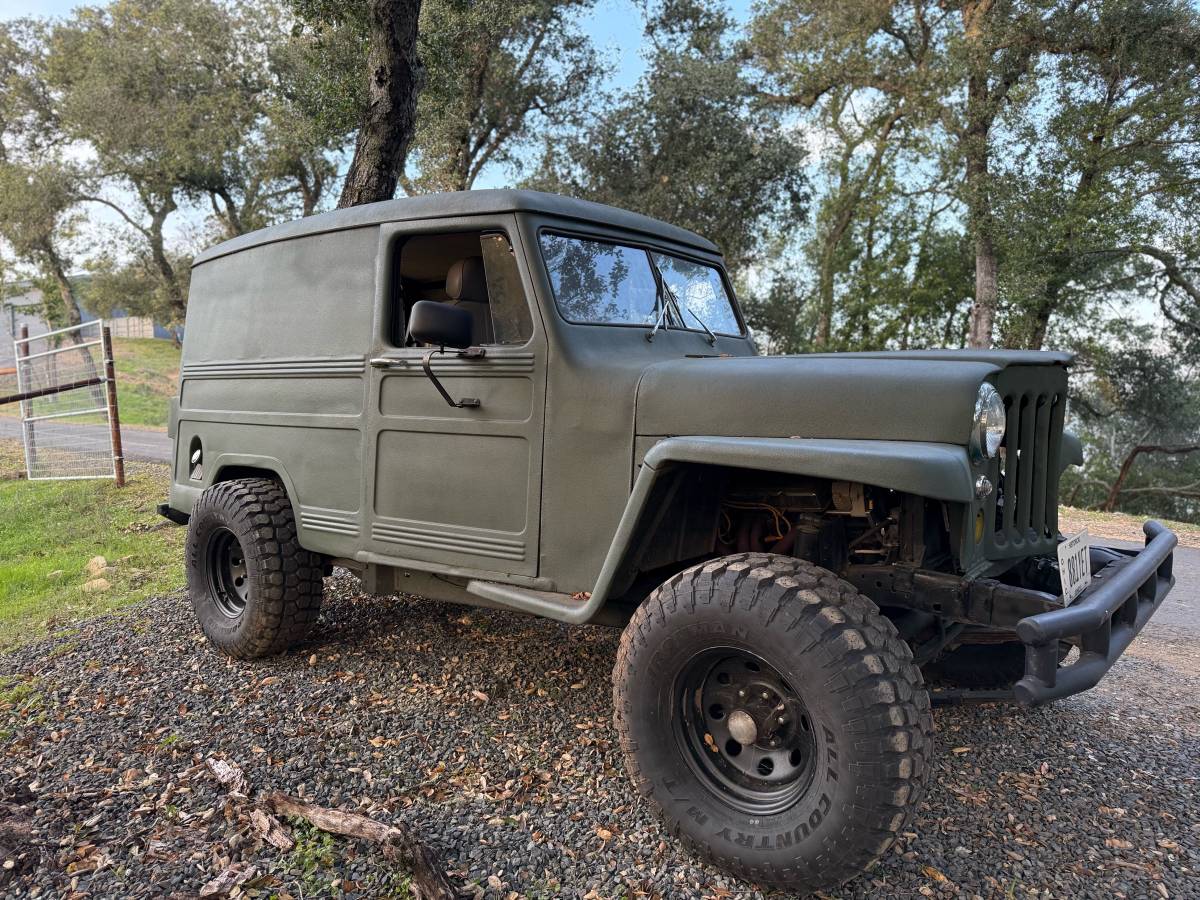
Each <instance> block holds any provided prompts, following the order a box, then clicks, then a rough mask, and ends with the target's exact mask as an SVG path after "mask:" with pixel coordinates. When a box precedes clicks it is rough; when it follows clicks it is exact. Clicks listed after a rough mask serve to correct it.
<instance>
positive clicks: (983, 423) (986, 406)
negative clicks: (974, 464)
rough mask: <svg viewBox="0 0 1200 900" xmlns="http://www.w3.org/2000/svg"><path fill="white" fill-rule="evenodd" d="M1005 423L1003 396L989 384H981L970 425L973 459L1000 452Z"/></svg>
mask: <svg viewBox="0 0 1200 900" xmlns="http://www.w3.org/2000/svg"><path fill="white" fill-rule="evenodd" d="M1005 424H1006V417H1005V414H1004V398H1003V397H1001V396H1000V392H999V391H997V390H996V389H995V388H994V387H992V386H991V385H990V384H981V385H980V386H979V396H978V397H977V398H976V399H975V422H974V423H973V424H972V426H971V457H972V458H973V459H976V460H980V459H991V458H992V457H994V456H995V455H996V454H997V453H999V452H1000V442H1001V441H1003V440H1004V428H1005Z"/></svg>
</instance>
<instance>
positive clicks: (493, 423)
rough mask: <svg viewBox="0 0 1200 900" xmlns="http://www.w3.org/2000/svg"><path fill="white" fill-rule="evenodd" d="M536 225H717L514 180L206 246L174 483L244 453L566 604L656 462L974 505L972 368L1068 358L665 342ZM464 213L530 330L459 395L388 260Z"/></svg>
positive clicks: (176, 494) (603, 564)
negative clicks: (785, 351) (412, 319)
mask: <svg viewBox="0 0 1200 900" xmlns="http://www.w3.org/2000/svg"><path fill="white" fill-rule="evenodd" d="M544 228H553V229H554V230H555V231H556V232H568V233H578V234H580V235H586V236H589V237H600V238H612V239H616V240H620V241H627V242H632V243H637V244H642V245H649V246H653V247H658V248H661V249H663V250H666V251H669V252H673V253H676V254H679V255H684V256H689V257H692V258H695V259H698V260H700V261H703V262H708V263H710V264H713V265H717V266H720V265H721V257H720V256H719V254H718V252H717V250H716V248H715V247H714V246H713V245H712V244H711V243H709V242H708V241H706V240H705V239H703V238H701V237H700V236H698V235H695V234H692V233H691V232H687V231H684V230H683V229H680V228H676V227H674V226H670V225H666V224H664V223H660V222H655V221H654V220H651V219H647V218H645V217H642V216H638V215H636V214H633V213H628V212H624V211H621V210H614V209H611V208H609V207H604V206H599V205H597V204H591V203H583V202H580V201H573V200H568V199H566V198H562V197H556V196H552V195H546V194H538V193H534V192H522V191H478V192H470V193H465V194H444V195H432V196H429V197H422V198H414V199H411V200H398V201H390V202H387V203H380V204H372V205H369V206H365V207H357V208H354V209H349V210H340V211H337V212H334V213H328V214H324V215H320V216H313V217H310V218H308V219H305V220H301V221H298V222H292V223H288V224H286V225H283V226H277V227H275V228H270V229H266V230H264V231H261V232H256V233H254V234H250V235H245V236H242V237H239V238H237V239H235V240H233V241H229V242H226V243H224V244H221V245H218V246H217V247H214V248H212V249H210V250H208V251H206V252H205V253H203V254H201V255H200V256H199V257H198V258H197V260H196V263H195V268H194V272H193V277H192V287H191V297H190V301H189V308H188V318H187V323H186V337H185V341H184V354H183V362H182V367H181V373H180V391H179V398H178V402H177V404H175V405H174V406H173V412H172V421H171V433H172V435H173V436H174V437H175V441H176V455H175V465H174V478H173V484H172V487H171V497H170V505H171V506H172V507H174V508H175V509H177V510H180V511H182V512H185V513H186V512H190V511H191V508H192V505H193V503H194V502H195V499H196V498H197V497H198V496H199V494H200V492H201V491H202V490H204V489H205V488H206V487H207V486H209V485H211V484H212V483H213V482H214V481H215V480H217V479H220V478H224V477H228V476H229V473H231V472H232V473H235V474H236V473H238V472H241V471H246V470H252V469H253V470H265V471H270V472H274V473H276V474H277V475H278V476H279V477H280V478H281V479H282V481H283V483H284V485H285V486H286V488H287V490H288V494H289V496H290V497H291V498H292V502H293V505H294V506H295V509H296V512H297V520H298V527H299V534H300V539H301V542H302V543H303V544H304V546H305V547H307V548H308V549H311V550H314V551H317V552H320V553H324V554H328V555H329V556H331V557H334V558H338V559H343V560H346V561H348V562H352V563H355V564H358V565H360V566H363V565H382V566H391V567H394V568H395V569H396V570H397V571H403V570H411V571H413V572H429V573H436V574H438V575H446V576H453V577H455V578H460V579H469V580H471V582H472V583H474V584H476V585H485V584H487V583H494V582H503V583H507V584H509V585H514V586H517V587H518V588H519V589H521V590H524V591H526V592H527V593H528V594H530V595H531V596H534V595H535V593H536V592H541V593H537V594H536V596H535V599H537V598H541V601H544V602H545V603H546V604H547V605H548V606H547V608H549V607H550V606H553V603H552V602H551V601H550V600H547V599H546V598H547V597H553V596H555V595H562V594H570V593H572V592H577V591H594V592H595V593H598V594H600V595H601V596H602V595H603V593H604V584H605V578H606V575H605V573H606V572H607V573H608V576H607V577H608V578H609V579H610V580H611V577H612V574H613V572H615V569H614V568H613V567H614V566H618V565H619V563H620V560H621V559H623V558H624V556H625V554H626V553H627V551H628V549H629V548H628V547H627V546H625V545H624V544H623V542H625V541H628V540H630V539H631V537H630V536H631V535H633V534H634V533H635V527H634V526H635V525H636V524H637V522H638V521H639V520H640V519H641V517H642V515H643V512H644V510H643V508H642V507H641V505H640V504H643V503H648V502H652V501H651V500H650V498H651V496H652V492H651V490H650V487H649V486H648V485H650V484H651V483H652V482H653V481H654V478H653V472H654V471H656V470H658V469H660V468H662V467H673V466H682V465H712V466H728V467H733V468H742V469H757V470H760V471H769V472H778V473H785V474H791V475H805V476H811V477H815V478H827V479H834V480H847V481H855V482H862V483H865V484H872V485H877V486H880V487H887V488H893V489H896V490H899V491H903V492H906V493H911V494H917V495H921V496H925V497H929V498H933V499H938V500H944V501H947V502H949V503H952V504H957V505H960V506H961V510H960V511H961V513H962V515H961V516H960V517H958V519H957V521H960V522H969V521H971V520H972V517H973V515H974V510H975V504H976V502H977V501H976V500H975V494H974V481H975V479H976V478H977V477H978V475H979V474H981V473H982V472H983V471H984V469H983V468H981V467H979V466H978V465H974V464H972V463H971V461H970V460H969V459H968V455H967V450H966V444H967V440H968V433H969V429H970V425H971V420H972V416H973V410H974V402H975V397H976V394H977V392H978V390H979V386H980V384H981V383H982V382H984V381H992V382H994V383H998V384H1002V383H1003V381H1004V379H1005V378H1006V377H1008V376H1006V375H1005V373H1006V371H1009V370H1024V371H1026V372H1030V373H1033V374H1032V375H1031V376H1030V377H1034V378H1035V379H1036V373H1037V372H1038V371H1040V370H1043V369H1045V368H1049V369H1053V370H1055V371H1056V372H1061V371H1062V370H1063V367H1064V366H1065V365H1066V364H1067V362H1068V361H1069V360H1068V358H1067V357H1064V356H1063V355H1061V354H1036V353H1004V352H999V351H988V352H962V353H944V352H931V353H906V354H844V355H833V354H830V355H814V356H808V357H772V358H762V357H757V356H756V350H755V347H754V345H753V342H752V341H751V340H750V338H749V337H748V336H741V337H730V336H719V337H717V338H716V341H715V345H713V346H710V345H709V342H708V341H707V340H706V338H705V336H704V335H703V334H702V333H701V332H699V331H691V330H689V331H684V330H678V329H664V330H663V331H661V332H659V334H658V335H657V337H656V338H655V340H654V341H653V342H649V341H647V340H646V334H647V330H648V329H646V328H643V327H636V326H625V327H621V326H606V325H581V324H571V323H569V322H567V321H566V320H565V319H564V318H563V317H562V316H561V315H560V314H559V313H558V310H557V308H556V306H555V304H554V300H553V296H552V293H551V290H550V285H549V278H548V275H547V272H546V268H545V266H544V264H543V263H542V260H541V255H540V251H539V244H538V233H539V231H540V230H541V229H544ZM465 230H471V231H476V230H488V231H501V232H503V233H505V234H506V235H507V237H508V239H509V241H510V243H511V245H512V248H513V252H514V256H515V258H516V261H517V267H518V269H519V271H520V278H521V282H522V284H523V287H524V289H525V292H526V295H527V297H528V300H529V303H530V307H531V315H532V321H533V329H532V335H531V337H530V338H529V340H528V341H527V342H526V343H524V344H521V345H489V346H487V348H486V353H485V355H484V356H483V357H482V358H477V359H475V358H462V357H459V356H457V355H455V354H454V353H452V352H451V353H447V354H445V355H441V356H437V357H435V358H434V361H433V363H432V367H433V370H434V372H435V374H436V375H437V376H438V377H439V378H440V379H441V380H442V382H443V383H444V384H445V386H446V388H447V390H448V391H449V392H450V394H451V395H452V396H455V397H468V396H469V397H477V398H479V399H480V401H481V403H480V405H479V406H478V407H473V408H472V407H468V408H452V407H449V406H447V405H446V404H445V403H444V402H443V401H442V399H441V398H440V397H439V395H438V394H437V392H436V391H435V390H434V387H433V385H431V384H430V383H429V381H428V379H427V378H426V377H425V375H424V373H423V371H422V369H421V357H422V356H424V354H425V352H426V348H414V347H402V346H395V345H394V344H393V343H392V341H391V339H390V338H389V335H391V334H395V333H397V330H396V328H395V324H396V323H393V322H391V321H390V320H389V316H390V315H391V312H390V311H391V307H392V298H393V297H395V296H396V284H394V274H393V268H394V267H393V264H392V258H393V252H394V250H395V248H396V247H397V246H398V245H399V242H401V241H403V240H404V239H405V238H406V237H408V236H411V235H415V234H427V233H431V232H456V231H457V232H462V231H465ZM1057 378H1058V375H1057V374H1056V375H1055V376H1054V378H1053V379H1052V381H1053V382H1054V384H1057V383H1058V382H1057V380H1055V379H1057ZM197 447H202V451H203V470H202V472H200V473H194V472H193V470H192V465H191V458H192V454H193V452H194V451H195V449H196V448H197ZM1064 455H1069V452H1067V453H1065V454H1064ZM639 473H642V474H644V475H646V476H647V477H646V478H645V479H642V478H641V477H640V476H639ZM194 474H196V475H198V477H193V475H194ZM635 481H637V482H639V483H644V484H645V485H647V486H646V487H645V489H643V490H638V489H637V487H636V486H635ZM456 590H457V591H458V593H460V594H461V593H462V586H461V585H460V586H459V587H458V588H456ZM475 593H476V594H478V595H479V596H484V595H485V594H486V593H487V590H485V589H484V588H480V589H478V590H476V591H475ZM492 593H493V594H494V591H493V592H492ZM492 599H494V600H496V602H506V601H504V600H503V599H502V598H496V597H493V598H492ZM541 601H539V602H541ZM535 611H545V610H541V609H536V610H535ZM546 614H550V612H547V613H546ZM572 615H575V614H572ZM560 617H563V616H560Z"/></svg>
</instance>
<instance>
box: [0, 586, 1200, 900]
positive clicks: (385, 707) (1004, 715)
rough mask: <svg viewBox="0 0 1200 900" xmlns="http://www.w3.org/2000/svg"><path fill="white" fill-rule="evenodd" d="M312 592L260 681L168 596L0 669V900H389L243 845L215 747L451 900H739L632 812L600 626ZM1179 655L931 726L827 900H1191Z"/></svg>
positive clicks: (325, 847)
mask: <svg viewBox="0 0 1200 900" xmlns="http://www.w3.org/2000/svg"><path fill="white" fill-rule="evenodd" d="M327 588H328V590H327V596H329V597H330V599H328V600H327V603H326V607H325V610H324V612H323V614H322V621H321V625H320V627H319V629H318V631H317V633H316V634H315V636H314V639H313V640H312V641H311V642H310V643H309V644H308V645H307V646H305V647H303V648H301V649H300V650H298V651H296V652H294V653H291V654H289V655H287V656H285V657H282V658H278V659H275V660H271V661H267V662H262V663H258V664H245V663H238V662H232V661H229V660H226V659H225V658H223V657H221V656H219V655H217V654H216V653H214V652H213V651H212V650H211V649H210V648H209V647H208V646H207V645H206V644H205V643H204V642H203V640H202V639H201V637H200V635H199V633H198V631H197V629H196V626H195V625H194V623H193V620H192V616H191V611H190V608H189V607H188V605H187V601H186V598H185V597H184V596H183V595H182V594H181V593H180V594H174V595H171V596H168V597H165V598H161V599H158V600H154V601H151V602H149V603H147V604H143V605H141V606H139V607H134V608H133V609H131V610H130V611H128V612H127V613H125V614H123V615H119V616H110V617H105V618H101V619H96V620H93V621H91V622H89V623H85V624H84V625H83V626H81V627H79V628H77V629H76V630H74V631H73V632H70V633H67V634H63V635H59V636H56V637H54V638H51V639H49V640H47V641H45V642H42V643H38V644H34V645H31V646H28V647H26V648H25V649H23V650H20V651H17V652H15V653H13V654H11V655H8V656H6V657H3V658H0V674H2V675H6V676H10V680H9V682H8V689H7V690H6V692H5V694H4V696H5V697H6V698H7V699H6V700H5V701H4V702H3V703H0V729H3V746H2V749H0V786H2V788H3V792H4V797H5V799H7V800H8V801H9V802H10V804H17V805H21V804H23V805H24V806H23V809H24V811H25V813H26V814H28V813H29V812H32V815H33V834H34V844H35V847H36V849H35V851H34V852H33V854H31V855H28V856H27V857H26V858H24V859H20V860H18V861H17V863H16V865H15V867H13V868H10V869H4V870H0V891H7V892H9V893H10V894H15V895H20V896H38V895H40V896H52V897H60V896H65V895H69V894H70V892H71V891H72V890H74V891H78V892H79V893H78V896H84V895H86V896H93V897H134V896H148V895H155V896H161V895H169V894H172V893H178V894H179V895H181V896H188V895H190V896H195V895H196V892H197V891H198V890H199V888H200V886H201V885H202V884H204V883H205V882H206V881H208V880H209V879H211V878H212V877H213V876H214V875H215V874H216V873H218V872H219V871H221V870H222V869H223V868H225V867H226V866H227V865H228V864H229V863H230V862H231V861H234V862H238V861H242V862H247V863H250V864H253V865H254V866H255V867H256V868H257V870H258V871H259V872H260V873H261V874H260V878H259V881H258V882H257V883H258V885H259V890H261V892H262V895H263V896H266V895H269V894H271V895H274V896H280V897H282V896H286V895H290V896H292V897H297V898H299V897H305V898H307V897H313V896H324V895H329V896H339V897H340V896H380V895H382V894H384V893H385V892H387V891H391V892H392V895H394V896H404V895H405V894H404V893H403V883H402V881H401V880H400V879H399V877H398V876H397V875H396V873H395V872H394V871H393V869H392V867H391V866H390V865H389V864H387V863H386V862H384V861H383V860H382V859H381V858H380V857H379V856H378V854H377V853H376V852H375V850H374V849H373V847H371V846H370V845H367V844H359V843H355V842H353V841H345V840H342V839H333V838H328V837H325V836H322V835H320V834H318V833H316V832H312V833H307V832H304V831H300V832H299V835H300V837H302V838H303V840H302V843H301V845H300V846H299V847H298V848H297V849H296V850H294V851H292V853H290V854H283V853H280V852H279V851H277V850H274V849H273V848H271V847H264V846H262V845H261V844H260V843H259V842H257V840H255V839H253V838H252V837H250V834H251V832H250V831H249V829H248V828H247V826H246V823H245V821H244V820H242V819H241V818H240V817H239V816H238V815H237V814H236V813H235V811H234V809H233V808H232V807H231V806H228V805H226V803H225V798H224V795H223V794H222V793H221V792H220V791H219V789H218V788H217V787H216V786H215V784H214V783H213V781H212V780H211V779H210V778H209V777H207V776H206V775H205V774H204V773H203V771H202V767H197V763H199V762H200V761H202V760H203V759H204V758H205V757H207V756H208V755H210V754H217V755H223V756H225V757H227V758H228V759H231V760H234V761H237V762H238V763H240V764H241V765H242V766H243V768H244V769H245V771H246V774H247V775H248V777H249V779H250V781H251V782H252V783H253V784H254V785H255V786H256V787H257V788H259V789H267V788H279V789H283V790H286V791H289V792H291V793H293V794H298V795H301V796H303V797H305V798H307V799H310V800H313V801H315V802H318V803H321V804H326V805H333V806H340V807H343V808H346V809H360V810H361V811H366V812H370V813H371V814H372V815H375V816H377V817H379V818H381V819H387V820H398V821H402V822H404V823H406V824H408V825H409V826H411V827H413V828H415V829H416V830H417V831H418V832H419V833H420V834H421V835H423V836H424V837H425V838H426V839H427V840H428V841H429V842H430V843H431V844H432V845H433V846H435V847H436V848H437V849H438V850H439V851H440V852H441V853H443V854H444V856H445V858H446V859H447V861H448V864H449V866H450V868H451V870H452V875H453V877H454V878H455V879H456V881H459V882H461V883H462V884H463V885H464V887H465V888H468V889H470V890H473V891H474V892H475V893H476V895H482V894H483V893H486V894H487V896H489V897H510V896H512V897H515V896H530V897H555V896H570V897H582V896H588V895H590V896H593V897H605V898H607V897H630V898H632V897H663V898H668V897H712V898H726V897H739V898H740V897H758V896H761V894H760V893H759V892H757V891H756V889H755V888H754V887H753V886H751V885H747V884H744V883H741V882H738V881H736V880H734V879H731V878H728V877H726V876H723V875H721V874H720V873H719V872H716V871H714V870H712V869H710V868H708V867H705V866H702V865H698V864H696V863H695V862H693V861H692V860H691V859H690V858H689V857H688V856H687V855H686V854H684V853H683V852H682V851H681V850H680V848H679V847H678V846H677V845H676V844H675V843H674V841H673V840H672V839H671V838H670V836H669V835H667V834H665V833H664V832H663V831H662V829H660V828H659V827H658V825H657V824H656V822H655V821H654V820H653V819H652V818H651V817H650V816H649V815H648V813H647V811H646V810H645V809H644V808H643V806H642V805H641V804H640V803H639V802H637V801H636V800H635V799H634V798H633V796H632V793H631V789H630V784H629V781H628V780H627V779H626V776H625V774H624V771H623V769H622V765H621V760H620V756H619V752H618V748H617V747H616V746H615V740H614V735H613V731H612V728H611V725H610V719H611V712H612V710H611V700H610V688H609V671H610V668H611V665H612V661H613V658H614V654H615V649H616V644H617V638H618V633H617V632H615V631H611V630H607V629H600V628H591V627H584V628H568V627H566V626H562V625H558V624H555V623H552V622H547V621H540V620H533V619H528V618H523V617H521V616H518V615H516V614H511V613H503V612H494V611H483V610H464V609H462V608H459V607H452V606H444V605H441V604H437V603H431V602H427V601H416V600H410V599H394V600H368V599H365V598H360V597H358V596H356V594H355V593H354V591H355V588H356V581H355V580H354V579H353V578H351V577H349V576H346V575H344V574H339V575H336V576H335V577H334V578H332V579H330V580H329V581H328V582H327ZM1168 602H1170V601H1168ZM1152 628H1153V626H1152ZM1196 638H1197V633H1196V631H1195V630H1194V629H1192V628H1190V627H1188V628H1183V627H1180V628H1176V627H1174V626H1170V627H1164V628H1158V629H1156V630H1154V633H1153V634H1152V635H1146V636H1143V637H1142V638H1140V639H1139V640H1138V641H1137V642H1136V643H1135V645H1134V646H1133V648H1131V650H1130V652H1129V654H1127V656H1126V658H1125V659H1124V660H1123V661H1122V662H1121V663H1119V664H1118V666H1117V667H1116V668H1115V669H1114V671H1113V672H1112V673H1111V674H1110V676H1109V677H1108V678H1107V679H1106V680H1105V681H1104V682H1103V684H1102V686H1101V687H1099V688H1097V689H1096V690H1094V691H1093V692H1091V693H1089V694H1084V695H1081V696H1079V697H1075V698H1071V699H1069V700H1066V701H1063V702H1060V703H1058V704H1056V705H1054V706H1053V707H1050V708H1048V709H1040V710H1035V711H1031V712H1023V711H1020V710H1016V709H1012V708H1006V707H966V708H952V709H940V710H937V711H936V719H937V728H938V741H939V751H940V752H939V757H938V758H939V763H938V770H937V771H936V772H935V775H934V778H933V783H932V787H931V789H930V792H929V794H928V796H927V799H926V802H925V804H924V805H923V807H922V809H921V811H920V816H919V819H918V821H917V822H916V823H915V825H914V826H913V829H912V832H910V833H908V834H906V835H905V839H904V841H903V843H902V844H901V845H899V846H897V847H896V848H895V849H894V851H893V852H892V853H890V854H889V855H888V857H887V858H886V859H885V860H883V861H882V862H881V863H880V864H879V866H877V868H876V869H875V870H874V871H873V872H872V873H871V874H870V875H868V876H866V877H864V878H861V879H859V880H858V881H856V882H854V883H852V884H851V885H850V886H848V887H847V888H846V889H845V890H843V891H842V892H840V893H839V894H838V896H847V897H872V896H881V895H884V894H886V895H888V896H919V895H925V896H954V895H962V896H975V895H978V896H983V897H1025V896H1037V897H1051V896H1053V897H1062V896H1106V897H1107V896H1127V897H1183V896H1192V897H1195V896H1198V895H1200V874H1198V873H1200V785H1198V784H1197V778H1198V776H1200V753H1198V750H1200V699H1198V698H1200V652H1198V651H1197V649H1196V647H1197V642H1196ZM4 809H9V810H11V809H12V806H11V805H10V806H8V807H0V812H3V810H4ZM2 824H3V823H2V822H0V826H2ZM4 838H5V833H4V830H3V828H2V827H0V843H7V841H5V839H4ZM39 854H40V865H39V864H37V862H36V857H37V856H38V855H39ZM0 855H2V854H0ZM5 878H7V879H9V881H8V883H7V884H6V885H5V882H4V880H3V879H5ZM472 886H474V887H472ZM250 893H251V894H252V895H253V894H254V891H253V890H252V891H251V892H250Z"/></svg>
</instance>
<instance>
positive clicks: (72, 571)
mask: <svg viewBox="0 0 1200 900" xmlns="http://www.w3.org/2000/svg"><path fill="white" fill-rule="evenodd" d="M23 466H24V462H23V459H22V456H21V447H20V443H19V442H17V441H11V440H0V560H2V561H3V564H2V565H0V647H7V646H12V645H14V644H17V643H20V642H23V641H27V640H30V639H33V638H36V637H39V636H41V635H43V634H45V633H46V631H47V630H48V629H49V628H52V627H54V628H57V627H61V626H63V625H66V624H69V623H71V622H74V621H76V620H79V619H84V618H88V617H90V616H94V615H99V614H100V613H104V612H109V611H112V610H114V609H118V608H119V607H122V606H126V605H128V604H130V603H134V602H136V601H138V600H142V599H144V598H146V597H149V596H153V595H155V594H159V593H162V592H164V591H169V590H172V589H174V588H177V587H179V586H180V585H182V584H183V537H184V529H182V528H177V527H175V526H173V525H170V524H169V523H167V522H166V520H165V519H161V518H159V516H158V514H157V513H156V512H155V509H154V507H155V505H156V504H157V503H158V502H160V501H161V500H162V499H163V498H164V497H166V494H167V468H166V467H165V466H161V465H145V464H133V465H132V466H130V472H129V481H128V484H127V485H126V486H125V487H124V488H118V487H117V486H116V485H115V484H114V483H113V482H112V481H109V480H97V481H36V482H30V481H24V480H21V479H18V478H16V477H15V476H16V475H17V473H19V472H20V471H21V470H22V469H23ZM94 556H103V557H105V559H106V560H107V561H108V564H109V566H111V567H112V568H111V570H110V571H108V572H105V573H104V574H103V575H102V576H101V577H103V578H104V579H105V580H107V581H108V582H109V585H110V586H109V587H108V588H107V589H106V590H103V591H95V592H88V591H85V590H84V584H85V583H86V582H87V581H88V580H89V579H90V578H91V576H89V575H88V574H87V573H86V571H85V568H84V567H85V566H86V565H87V563H88V560H90V559H91V558H92V557H94Z"/></svg>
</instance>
